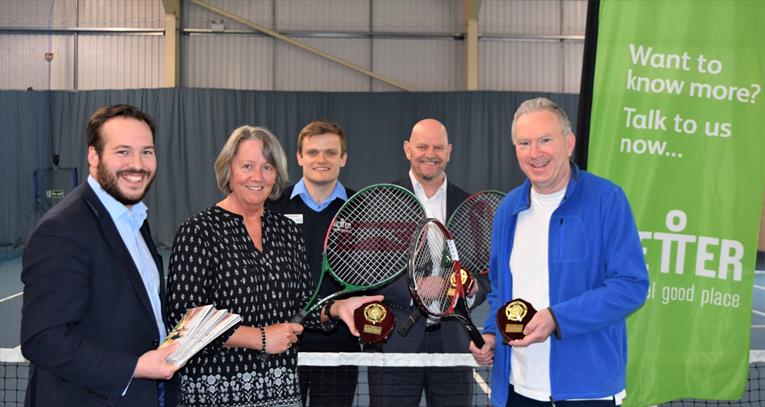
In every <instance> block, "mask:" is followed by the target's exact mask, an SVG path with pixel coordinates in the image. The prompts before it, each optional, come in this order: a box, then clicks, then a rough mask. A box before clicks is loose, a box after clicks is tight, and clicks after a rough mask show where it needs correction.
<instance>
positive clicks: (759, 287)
mask: <svg viewBox="0 0 765 407" xmlns="http://www.w3.org/2000/svg"><path fill="white" fill-rule="evenodd" d="M754 288H756V289H758V290H765V286H761V285H757V284H755V285H754Z"/></svg>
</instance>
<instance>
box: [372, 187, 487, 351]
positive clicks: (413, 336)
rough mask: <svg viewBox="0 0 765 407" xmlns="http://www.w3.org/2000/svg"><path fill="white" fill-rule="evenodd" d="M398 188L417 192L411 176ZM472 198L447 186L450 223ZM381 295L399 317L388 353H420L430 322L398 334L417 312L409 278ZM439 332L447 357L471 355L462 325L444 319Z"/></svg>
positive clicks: (402, 278) (424, 320)
mask: <svg viewBox="0 0 765 407" xmlns="http://www.w3.org/2000/svg"><path fill="white" fill-rule="evenodd" d="M394 184H396V185H400V186H402V187H404V188H406V189H408V190H410V191H414V188H413V187H412V181H411V179H409V175H408V174H406V175H404V176H403V177H402V178H401V179H399V180H398V181H395V182H394ZM468 196H470V195H469V194H468V193H467V192H465V191H464V190H462V189H461V188H460V187H458V186H456V185H454V184H452V183H451V182H448V181H447V183H446V219H447V220H448V219H449V216H451V214H452V213H453V212H454V210H455V209H457V207H458V206H459V205H460V204H461V203H462V202H463V201H464V200H465V199H467V198H468ZM377 293H379V294H383V295H384V296H385V303H386V304H387V305H388V306H389V307H390V308H391V311H393V313H394V314H395V315H396V329H395V330H394V332H393V333H392V334H391V336H390V337H389V338H388V340H387V342H385V343H384V344H383V345H382V350H383V351H384V352H390V353H395V352H402V353H413V352H417V349H418V348H419V347H420V344H421V343H422V340H423V338H424V337H425V327H426V325H427V318H425V316H421V317H420V319H419V320H417V323H415V324H414V326H412V329H411V330H410V331H409V334H407V336H405V337H403V336H401V334H399V333H398V328H399V327H400V326H401V325H402V324H403V323H404V321H406V319H407V318H409V314H411V313H412V311H415V310H416V305H413V304H412V296H411V294H410V293H409V285H408V283H407V276H406V275H405V274H402V275H401V276H400V277H399V278H397V279H396V280H395V281H393V282H392V283H390V284H388V285H386V286H385V287H383V288H381V289H380V290H379V291H378V292H377ZM480 295H481V298H480V300H479V299H478V298H477V300H476V302H475V303H474V305H477V304H479V303H480V302H482V301H483V299H484V298H485V296H486V294H485V292H481V294H480ZM437 332H440V333H441V338H442V344H443V349H444V352H445V353H460V352H467V351H468V341H469V338H468V335H467V333H466V332H465V329H464V328H463V327H462V326H461V324H460V323H459V322H458V321H456V320H454V319H444V320H442V321H441V329H440V330H439V331H437Z"/></svg>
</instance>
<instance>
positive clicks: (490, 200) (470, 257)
mask: <svg viewBox="0 0 765 407" xmlns="http://www.w3.org/2000/svg"><path fill="white" fill-rule="evenodd" d="M503 199H505V194H504V193H502V192H499V191H492V190H487V191H481V192H476V193H475V194H473V195H470V196H469V197H468V198H467V199H465V200H464V201H463V202H462V203H461V204H460V205H459V206H458V207H457V209H455V210H454V212H453V213H452V215H451V216H450V217H449V220H448V221H447V222H446V226H447V229H448V230H449V231H450V232H451V234H452V235H453V236H454V244H455V245H456V246H457V251H458V252H459V254H460V265H461V267H462V268H463V269H464V270H466V271H468V273H470V275H471V276H472V277H474V279H473V280H472V281H475V278H477V277H478V276H480V275H486V274H488V273H489V256H490V255H491V233H492V225H493V223H494V213H495V212H496V211H497V208H499V205H500V204H501V203H502V200H503ZM471 287H472V286H471ZM471 287H468V288H467V290H466V292H470V288H471ZM421 315H422V313H420V312H419V311H418V310H415V311H414V312H412V313H411V314H410V315H409V318H407V320H406V321H405V322H404V323H403V324H402V325H401V327H400V328H399V330H398V332H399V334H401V335H402V336H406V335H407V334H408V333H409V331H410V330H411V329H412V326H414V324H415V323H416V322H417V320H419V319H420V316H421Z"/></svg>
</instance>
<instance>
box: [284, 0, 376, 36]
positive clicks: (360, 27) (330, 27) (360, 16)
mask: <svg viewBox="0 0 765 407" xmlns="http://www.w3.org/2000/svg"><path fill="white" fill-rule="evenodd" d="M276 27H277V28H278V30H279V31H329V32H338V31H339V32H342V31H368V30H369V2H368V1H366V0H356V1H347V0H290V1H278V2H276Z"/></svg>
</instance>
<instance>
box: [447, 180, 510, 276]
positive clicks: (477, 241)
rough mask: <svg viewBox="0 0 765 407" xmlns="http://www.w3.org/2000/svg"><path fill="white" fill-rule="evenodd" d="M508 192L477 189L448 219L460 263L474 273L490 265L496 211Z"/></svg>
mask: <svg viewBox="0 0 765 407" xmlns="http://www.w3.org/2000/svg"><path fill="white" fill-rule="evenodd" d="M504 197H505V195H504V194H502V193H499V192H491V191H489V192H483V193H478V194H475V195H473V196H471V197H470V198H468V200H466V201H465V202H464V203H463V204H462V205H460V206H459V207H458V208H457V210H456V211H454V214H453V215H452V217H451V218H450V219H449V224H448V227H449V231H450V232H451V233H452V235H453V236H454V244H455V245H456V246H457V251H459V253H460V263H461V264H462V266H463V268H464V269H465V270H468V271H469V272H471V273H473V274H479V273H481V272H483V271H485V270H486V269H487V268H488V265H489V255H490V251H491V250H490V249H491V248H490V242H491V233H492V226H493V223H494V213H495V212H496V210H497V208H498V207H499V205H500V204H501V203H502V200H503V199H504Z"/></svg>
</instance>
